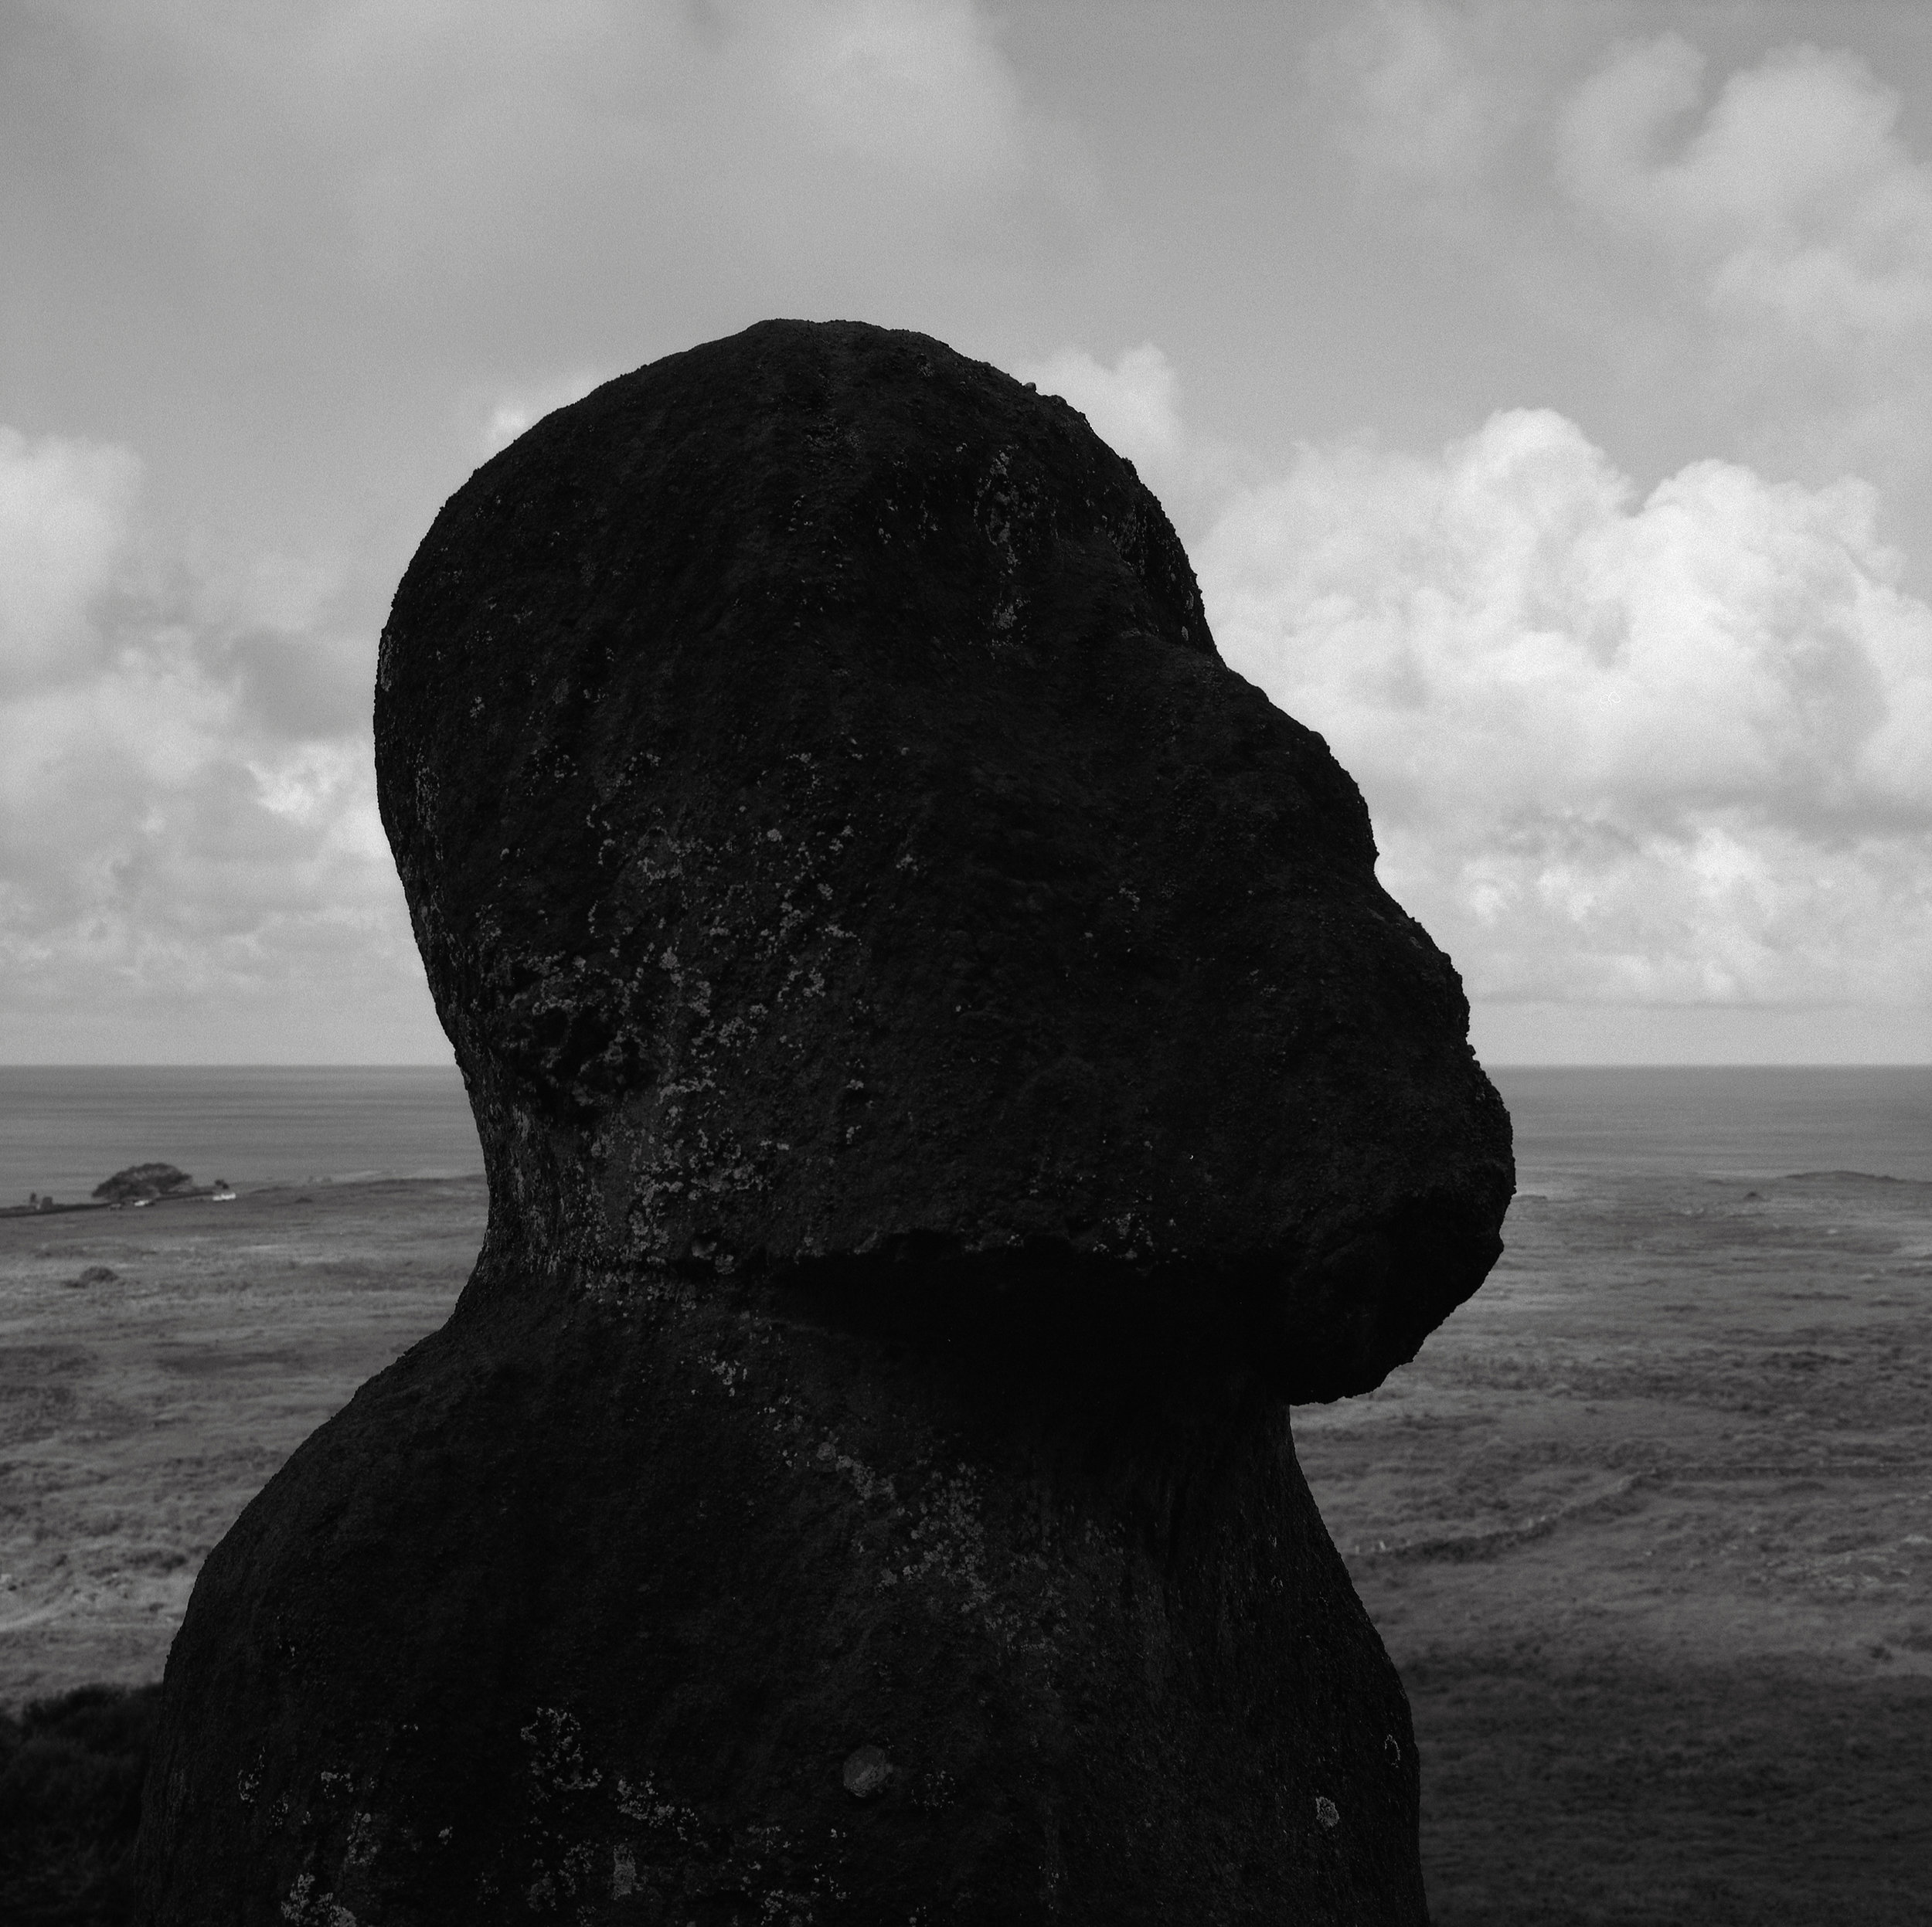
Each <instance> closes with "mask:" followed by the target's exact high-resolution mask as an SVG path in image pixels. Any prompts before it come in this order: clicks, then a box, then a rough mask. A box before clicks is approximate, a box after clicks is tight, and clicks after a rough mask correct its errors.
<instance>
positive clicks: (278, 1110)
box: [0, 1065, 483, 1205]
mask: <svg viewBox="0 0 1932 1927" xmlns="http://www.w3.org/2000/svg"><path fill="white" fill-rule="evenodd" d="M151 1159H153V1160H156V1161H159V1162H161V1163H162V1164H173V1165H175V1166H177V1167H179V1169H181V1170H182V1171H186V1172H187V1173H188V1174H189V1176H190V1177H192V1178H193V1179H194V1180H195V1181H196V1183H197V1184H206V1183H208V1182H209V1180H211V1179H213V1178H226V1179H227V1180H228V1181H230V1183H231V1184H274V1183H278V1182H291V1183H296V1184H304V1183H311V1182H314V1181H317V1180H319V1179H321V1178H338V1179H339V1178H360V1177H374V1176H381V1177H387V1178H444V1177H455V1176H460V1175H462V1174H465V1173H468V1172H471V1171H481V1170H482V1168H483V1154H482V1151H481V1148H480V1147H478V1144H477V1141H476V1127H475V1126H474V1124H473V1123H471V1121H470V1106H469V1102H468V1099H466V1098H465V1097H464V1095H463V1080H462V1079H461V1077H460V1076H458V1075H457V1072H456V1070H455V1069H454V1066H451V1068H450V1069H447V1070H444V1069H436V1068H435V1067H434V1066H427V1067H426V1066H421V1065H408V1066H399V1065H381V1066H369V1065H342V1066H337V1065H330V1066H328V1067H326V1068H318V1067H315V1066H312V1065H304V1066H289V1065H246V1066H242V1067H236V1066H232V1065H221V1066H219V1067H205V1066H173V1065H170V1066H167V1067H152V1068H150V1067H145V1066H144V1067H142V1068H140V1069H115V1068H113V1067H111V1066H107V1065H83V1066H79V1067H66V1066H60V1065H31V1066H29V1065H0V1204H5V1205H22V1204H25V1203H26V1201H27V1194H28V1193H29V1191H39V1192H42V1193H43V1194H45V1193H49V1192H50V1193H52V1195H53V1196H54V1197H55V1198H57V1199H59V1200H60V1201H62V1202H63V1203H67V1202H72V1201H77V1200H79V1199H81V1198H85V1197H87V1195H88V1194H89V1193H90V1192H91V1191H93V1189H94V1187H95V1185H97V1184H99V1183H100V1181H101V1180H102V1179H103V1178H107V1177H110V1176H111V1175H112V1174H114V1172H115V1171H120V1170H122V1169H124V1167H126V1166H128V1165H129V1164H146V1163H147V1162H148V1161H150V1160H151Z"/></svg>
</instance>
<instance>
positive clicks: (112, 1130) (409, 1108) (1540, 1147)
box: [0, 1066, 1932, 1204]
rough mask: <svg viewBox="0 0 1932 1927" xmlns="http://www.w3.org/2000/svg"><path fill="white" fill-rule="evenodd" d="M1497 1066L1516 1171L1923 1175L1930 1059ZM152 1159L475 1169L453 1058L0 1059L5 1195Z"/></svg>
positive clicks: (291, 1169) (184, 1164)
mask: <svg viewBox="0 0 1932 1927" xmlns="http://www.w3.org/2000/svg"><path fill="white" fill-rule="evenodd" d="M1492 1076H1494V1077H1495V1082H1496V1085H1497V1088H1498V1089H1500V1090H1501V1091H1502V1094H1503V1098H1504V1100H1505V1102H1506V1103H1508V1105H1509V1110H1510V1114H1511V1115H1512V1116H1513V1117H1514V1118H1515V1125H1516V1158H1517V1164H1518V1166H1519V1171H1520V1174H1521V1178H1522V1183H1523V1184H1524V1185H1525V1186H1526V1187H1529V1186H1530V1185H1532V1184H1535V1183H1536V1181H1538V1179H1539V1177H1541V1176H1542V1175H1543V1174H1561V1173H1563V1172H1573V1173H1577V1174H1586V1173H1588V1172H1590V1171H1608V1170H1621V1171H1673V1172H1679V1173H1686V1172H1708V1173H1709V1174H1712V1175H1713V1176H1715V1175H1719V1174H1722V1175H1726V1176H1733V1177H1747V1176H1748V1177H1764V1178H1774V1177H1781V1176H1784V1175H1785V1174H1788V1173H1791V1172H1794V1171H1865V1172H1867V1173H1869V1174H1871V1175H1872V1176H1873V1177H1879V1178H1917V1179H1920V1180H1922V1181H1932V1066H1917V1067H1914V1068H1910V1069H1862V1068H1860V1069H1782V1068H1771V1067H1757V1066H1753V1067H1750V1068H1748V1069H1702V1068H1698V1069H1535V1070H1509V1069H1503V1070H1496V1071H1494V1072H1492ZM150 1159H158V1160H160V1161H162V1162H164V1163H166V1164H175V1165H178V1166H179V1167H180V1168H181V1169H182V1170H183V1171H187V1172H188V1173H189V1174H190V1175H191V1176H192V1177H193V1178H195V1179H196V1181H198V1182H201V1183H206V1182H207V1181H209V1179H211V1178H227V1179H228V1180H229V1181H230V1182H231V1183H235V1184H267V1183H274V1182H290V1181H292V1182H297V1183H309V1182H314V1181H317V1180H319V1179H322V1178H337V1179H340V1178H356V1177H369V1176H384V1177H394V1178H424V1177H447V1176H452V1175H457V1174H464V1173H468V1172H473V1171H481V1169H482V1168H483V1158H482V1154H481V1150H479V1149H478V1145H477V1141H476V1132H475V1130H474V1127H473V1126H472V1125H471V1122H470V1111H469V1106H468V1103H467V1101H466V1100H465V1099H464V1095H463V1085H462V1080H461V1079H460V1078H459V1077H458V1076H457V1073H456V1072H455V1071H454V1069H447V1070H440V1069H424V1068H418V1067H410V1068H396V1067H387V1068H374V1069H372V1068H368V1067H352V1068H329V1069H315V1068H299V1069H290V1068H277V1067H274V1066H251V1067H249V1068H246V1069H234V1068H229V1067H223V1068H219V1069H194V1068H167V1069H158V1068H157V1069H111V1068H107V1067H100V1066H87V1067H85V1068H79V1069H63V1068H60V1067H57V1066H35V1067H20V1066H15V1067H5V1066H0V1204H24V1203H26V1199H27V1194H28V1193H29V1191H39V1192H43V1193H46V1192H50V1193H52V1195H53V1196H54V1197H56V1198H60V1199H62V1200H63V1201H70V1200H75V1199H79V1198H85V1197H86V1196H87V1195H88V1194H89V1193H90V1191H92V1190H93V1189H94V1186H95V1185H97V1184H99V1183H100V1181H101V1180H102V1179H103V1178H106V1177H108V1176H109V1175H111V1174H112V1173H113V1172H114V1171H119V1170H121V1168H122V1167H124V1166H125V1165H128V1164H143V1163H145V1162H147V1161H148V1160H150Z"/></svg>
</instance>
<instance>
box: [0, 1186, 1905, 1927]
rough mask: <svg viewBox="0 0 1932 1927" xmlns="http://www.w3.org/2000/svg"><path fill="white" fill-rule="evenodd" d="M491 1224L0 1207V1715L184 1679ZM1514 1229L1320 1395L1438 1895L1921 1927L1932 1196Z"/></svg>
mask: <svg viewBox="0 0 1932 1927" xmlns="http://www.w3.org/2000/svg"><path fill="white" fill-rule="evenodd" d="M485 1208H486V1199H485V1191H484V1188H483V1184H482V1182H481V1180H480V1179H462V1180H448V1181H416V1182H408V1183H403V1182H391V1183H385V1182H375V1183H366V1184H336V1185H333V1186H331V1185H326V1184H316V1185H310V1186H306V1187H303V1188H294V1187H279V1188H263V1189H260V1190H255V1191H244V1192H243V1195H242V1196H241V1197H240V1199H238V1200H237V1201H236V1202H235V1203H233V1204H231V1205H215V1204H208V1203H203V1202H200V1201H190V1202H183V1203H179V1204H168V1205H157V1206H154V1207H151V1208H147V1209H145V1210H140V1211H134V1210H128V1211H122V1212H85V1213H74V1214H71V1215H51V1216H49V1215H42V1216H38V1217H11V1218H0V1705H6V1706H16V1705H18V1704H20V1703H21V1702H22V1701H26V1700H28V1699H30V1698H36V1697H39V1696H43V1695H46V1694H53V1693H55V1692H58V1691H63V1690H64V1689H66V1688H67V1687H73V1686H75V1685H78V1684H82V1683H83V1682H89V1681H108V1682H114V1683H120V1684H136V1683H138V1682H140V1681H145V1680H149V1679H152V1678H154V1677H157V1676H158V1674H159V1672H160V1670H161V1667H162V1663H163V1661H164V1660H165V1656H166V1652H167V1647H168V1641H169V1640H170V1639H171V1638H172V1636H173V1633H174V1630H175V1626H177V1625H178V1623H179V1620H180V1617H181V1614H182V1611H183V1609H185V1606H186V1603H187V1598H188V1593H189V1589H190V1588H191V1586H192V1583H193V1579H194V1575H195V1573H196V1571H197V1570H198V1569H199V1565H200V1562H201V1561H202V1558H204V1557H205V1556H206V1553H207V1551H208V1550H209V1548H210V1547H211V1546H213V1544H214V1543H215V1542H216V1540H217V1539H218V1538H219V1537H220V1536H221V1534H222V1533H223V1532H224V1531H226V1528H227V1527H228V1526H229V1524H230V1523H231V1522H232V1521H233V1518H234V1517H235V1516H236V1514H237V1513H238V1512H239V1511H240V1509H241V1507H243V1505H244V1504H246V1503H247V1500H248V1499H249V1498H250V1497H251V1496H252V1495H253V1493H254V1492H255V1491H256V1490H258V1489H259V1488H260V1486H261V1484H262V1483H263V1482H264V1480H266V1479H267V1477H269V1475H270V1473H272V1472H273V1471H274V1470H275V1469H276V1467H277V1466H278V1465H280V1464H281V1462H282V1460H284V1458H285V1457H286V1456H287V1454H288V1453H289V1452H290V1451H291V1450H292V1449H294V1446H296V1445H297V1444H298V1443H300V1441H301V1439H303V1438H304V1436H306V1435H307V1434H308V1433H309V1432H310V1431H311V1430H312V1429H314V1428H315V1426H316V1425H317V1424H318V1423H319V1422H321V1420H322V1419H324V1418H325V1417H327V1416H328V1414H329V1413H331V1412H333V1411H335V1409H338V1407H339V1406H340V1405H342V1403H343V1402H345V1399H347V1398H348V1396H349V1394H350V1393H351V1392H352V1391H353V1390H354V1388H355V1386H356V1385H358V1384H359V1383H360V1382H362V1380H363V1379H365V1378H367V1377H369V1375H370V1374H372V1372H374V1371H377V1370H379V1368H381V1367H382V1366H383V1365H385V1364H386V1363H387V1362H388V1361H389V1360H390V1359H391V1358H394V1357H396V1355H397V1354H399V1353H400V1352H401V1351H403V1350H404V1349H406V1348H407V1346H408V1345H410V1344H411V1343H413V1341H415V1340H416V1339H417V1338H418V1337H421V1336H422V1335H423V1334H425V1333H427V1331H430V1330H431V1329H433V1328H434V1327H435V1326H436V1325H437V1324H440V1322H441V1320H442V1319H443V1318H444V1317H445V1316H446V1315H447V1312H448V1310H449V1307H450V1306H451V1303H453V1302H454V1298H455V1296H456V1293H457V1291H458V1290H460V1288H461V1284H462V1281H463V1280H464V1277H465V1276H467V1274H468V1270H469V1267H470V1265H471V1263H472V1261H473V1259H474V1255H475V1252H476V1249H477V1246H478V1242H479V1241H480V1239H481V1234H482V1229H483V1222H484V1216H485ZM1505 1235H1506V1236H1507V1238H1508V1240H1509V1250H1508V1252H1506V1254H1505V1257H1504V1259H1503V1260H1502V1263H1501V1264H1500V1265H1499V1266H1498V1269H1497V1270H1496V1272H1495V1274H1494V1276H1492V1278H1491V1280H1490V1281H1489V1283H1488V1284H1487V1285H1486V1286H1485V1287H1484V1289H1483V1290H1482V1291H1481V1292H1480V1293H1478V1295H1477V1297H1475V1299H1474V1300H1471V1303H1469V1304H1468V1305H1467V1306H1465V1307H1464V1308H1463V1309H1462V1310H1461V1311H1459V1312H1458V1314H1456V1315H1455V1317H1454V1318H1452V1319H1451V1320H1450V1321H1449V1323H1448V1324H1447V1325H1446V1326H1445V1327H1444V1328H1443V1329H1442V1331H1440V1332H1438V1333H1437V1334H1436V1335H1435V1336H1434V1337H1433V1338H1431V1339H1430V1341H1429V1343H1428V1344H1427V1345H1426V1346H1425V1347H1424V1348H1423V1351H1422V1354H1421V1355H1420V1357H1419V1358H1417V1361H1415V1362H1414V1363H1413V1365H1410V1366H1408V1367H1407V1368H1405V1369H1404V1370H1403V1371H1400V1372H1398V1373H1396V1374H1395V1375H1393V1377H1392V1378H1390V1379H1389V1382H1387V1384H1386V1385H1384V1386H1383V1388H1381V1390H1379V1392H1376V1393H1375V1394H1373V1395H1371V1396H1369V1397H1367V1398H1364V1399H1353V1400H1349V1401H1347V1402H1344V1403H1342V1404H1340V1405H1333V1406H1323V1407H1306V1408H1303V1409H1300V1410H1299V1411H1298V1412H1297V1414H1296V1419H1295V1426H1296V1434H1297V1440H1298V1450H1299V1452H1300V1454H1301V1459H1302V1462H1303V1464H1304V1468H1305V1470H1306V1471H1307V1473H1308V1478H1309V1482H1310V1483H1311V1487H1313V1489H1314V1490H1315V1495H1316V1497H1317V1498H1318V1500H1319V1501H1320V1503H1321V1507H1322V1511H1323V1514H1324V1516H1325V1517H1326V1519H1327V1521H1328V1525H1329V1528H1330V1531H1331V1532H1332V1534H1333V1535H1334V1537H1335V1541H1336V1542H1337V1544H1338V1545H1339V1546H1340V1547H1341V1548H1342V1551H1343V1554H1344V1555H1345V1558H1347V1560H1348V1562H1349V1568H1350V1570H1351V1571H1352V1573H1353V1575H1354V1576H1355V1583H1356V1585H1357V1587H1358V1588H1359V1590H1360V1592H1361V1593H1362V1597H1363V1599H1365V1600H1366V1602H1367V1603H1368V1606H1369V1610H1370V1612H1371V1613H1372V1614H1373V1615H1374V1616H1375V1619H1376V1623H1377V1625H1378V1626H1379V1627H1380V1628H1381V1629H1382V1632H1383V1638H1384V1640H1385V1641H1386V1643H1387V1645H1388V1647H1389V1650H1390V1652H1391V1653H1392V1654H1393V1657H1394V1658H1395V1659H1396V1662H1397V1664H1398V1665H1399V1666H1400V1668H1401V1670H1402V1673H1403V1678H1404V1680H1405V1681H1406V1684H1407V1686H1408V1689H1409V1693H1410V1699H1411V1701H1412V1702H1413V1706H1414V1709H1415V1715H1416V1724H1417V1735H1418V1738H1419V1741H1420V1745H1421V1747H1422V1750H1423V1861H1424V1865H1425V1867H1426V1868H1427V1874H1428V1880H1429V1888H1430V1901H1431V1905H1432V1908H1433V1910H1434V1915H1435V1917H1436V1919H1437V1921H1438V1922H1440V1923H1441V1927H1474V1924H1475V1923H1479V1922H1480V1923H1494V1924H1495V1927H1529V1923H1531V1922H1536V1923H1550V1924H1552V1927H1567V1924H1568V1923H1582V1922H1594V1923H1614V1924H1615V1927H1638V1923H1643V1924H1644V1927H1665V1923H1678V1922H1709V1923H1713V1927H1733V1923H1739V1924H1741V1923H1758V1922H1764V1923H1770V1922H1777V1923H1780V1927H1804V1923H1808V1922H1826V1921H1829V1922H1832V1923H1834V1927H1866V1924H1867V1923H1872V1924H1876V1923H1885V1924H1886V1927H1890V1924H1891V1923H1900V1922H1932V1185H1928V1184H1914V1183H1904V1182H1896V1181H1889V1180H1879V1179H1873V1178H1862V1177H1859V1176H1856V1175H1855V1174H1842V1173H1841V1174H1815V1175H1810V1176H1802V1177H1793V1178H1787V1179H1783V1180H1779V1181H1761V1180H1760V1181H1757V1182H1756V1183H1747V1182H1744V1181H1741V1180H1740V1181H1730V1180H1716V1181H1711V1180H1706V1179H1702V1178H1682V1179H1670V1178H1658V1177H1657V1176H1656V1175H1655V1174H1651V1175H1645V1176H1635V1175H1615V1174H1612V1175H1608V1176H1590V1177H1587V1178H1561V1177H1556V1178H1551V1177H1546V1176H1544V1175H1542V1174H1536V1173H1533V1172H1532V1173H1530V1174H1526V1183H1525V1188H1524V1190H1523V1191H1522V1194H1521V1195H1519V1198H1518V1200H1517V1202H1516V1204H1515V1206H1514V1207H1513V1208H1512V1212H1511V1214H1510V1218H1509V1225H1508V1227H1507V1230H1506V1234H1505ZM100 1269H105V1270H106V1271H108V1272H111V1273H113V1274H114V1275H113V1276H111V1277H109V1278H103V1277H100V1276H94V1278H93V1280H91V1282H89V1283H73V1282H72V1281H73V1280H76V1279H78V1278H80V1276H82V1275H83V1273H88V1272H90V1271H95V1272H98V1271H99V1270H100Z"/></svg>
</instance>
